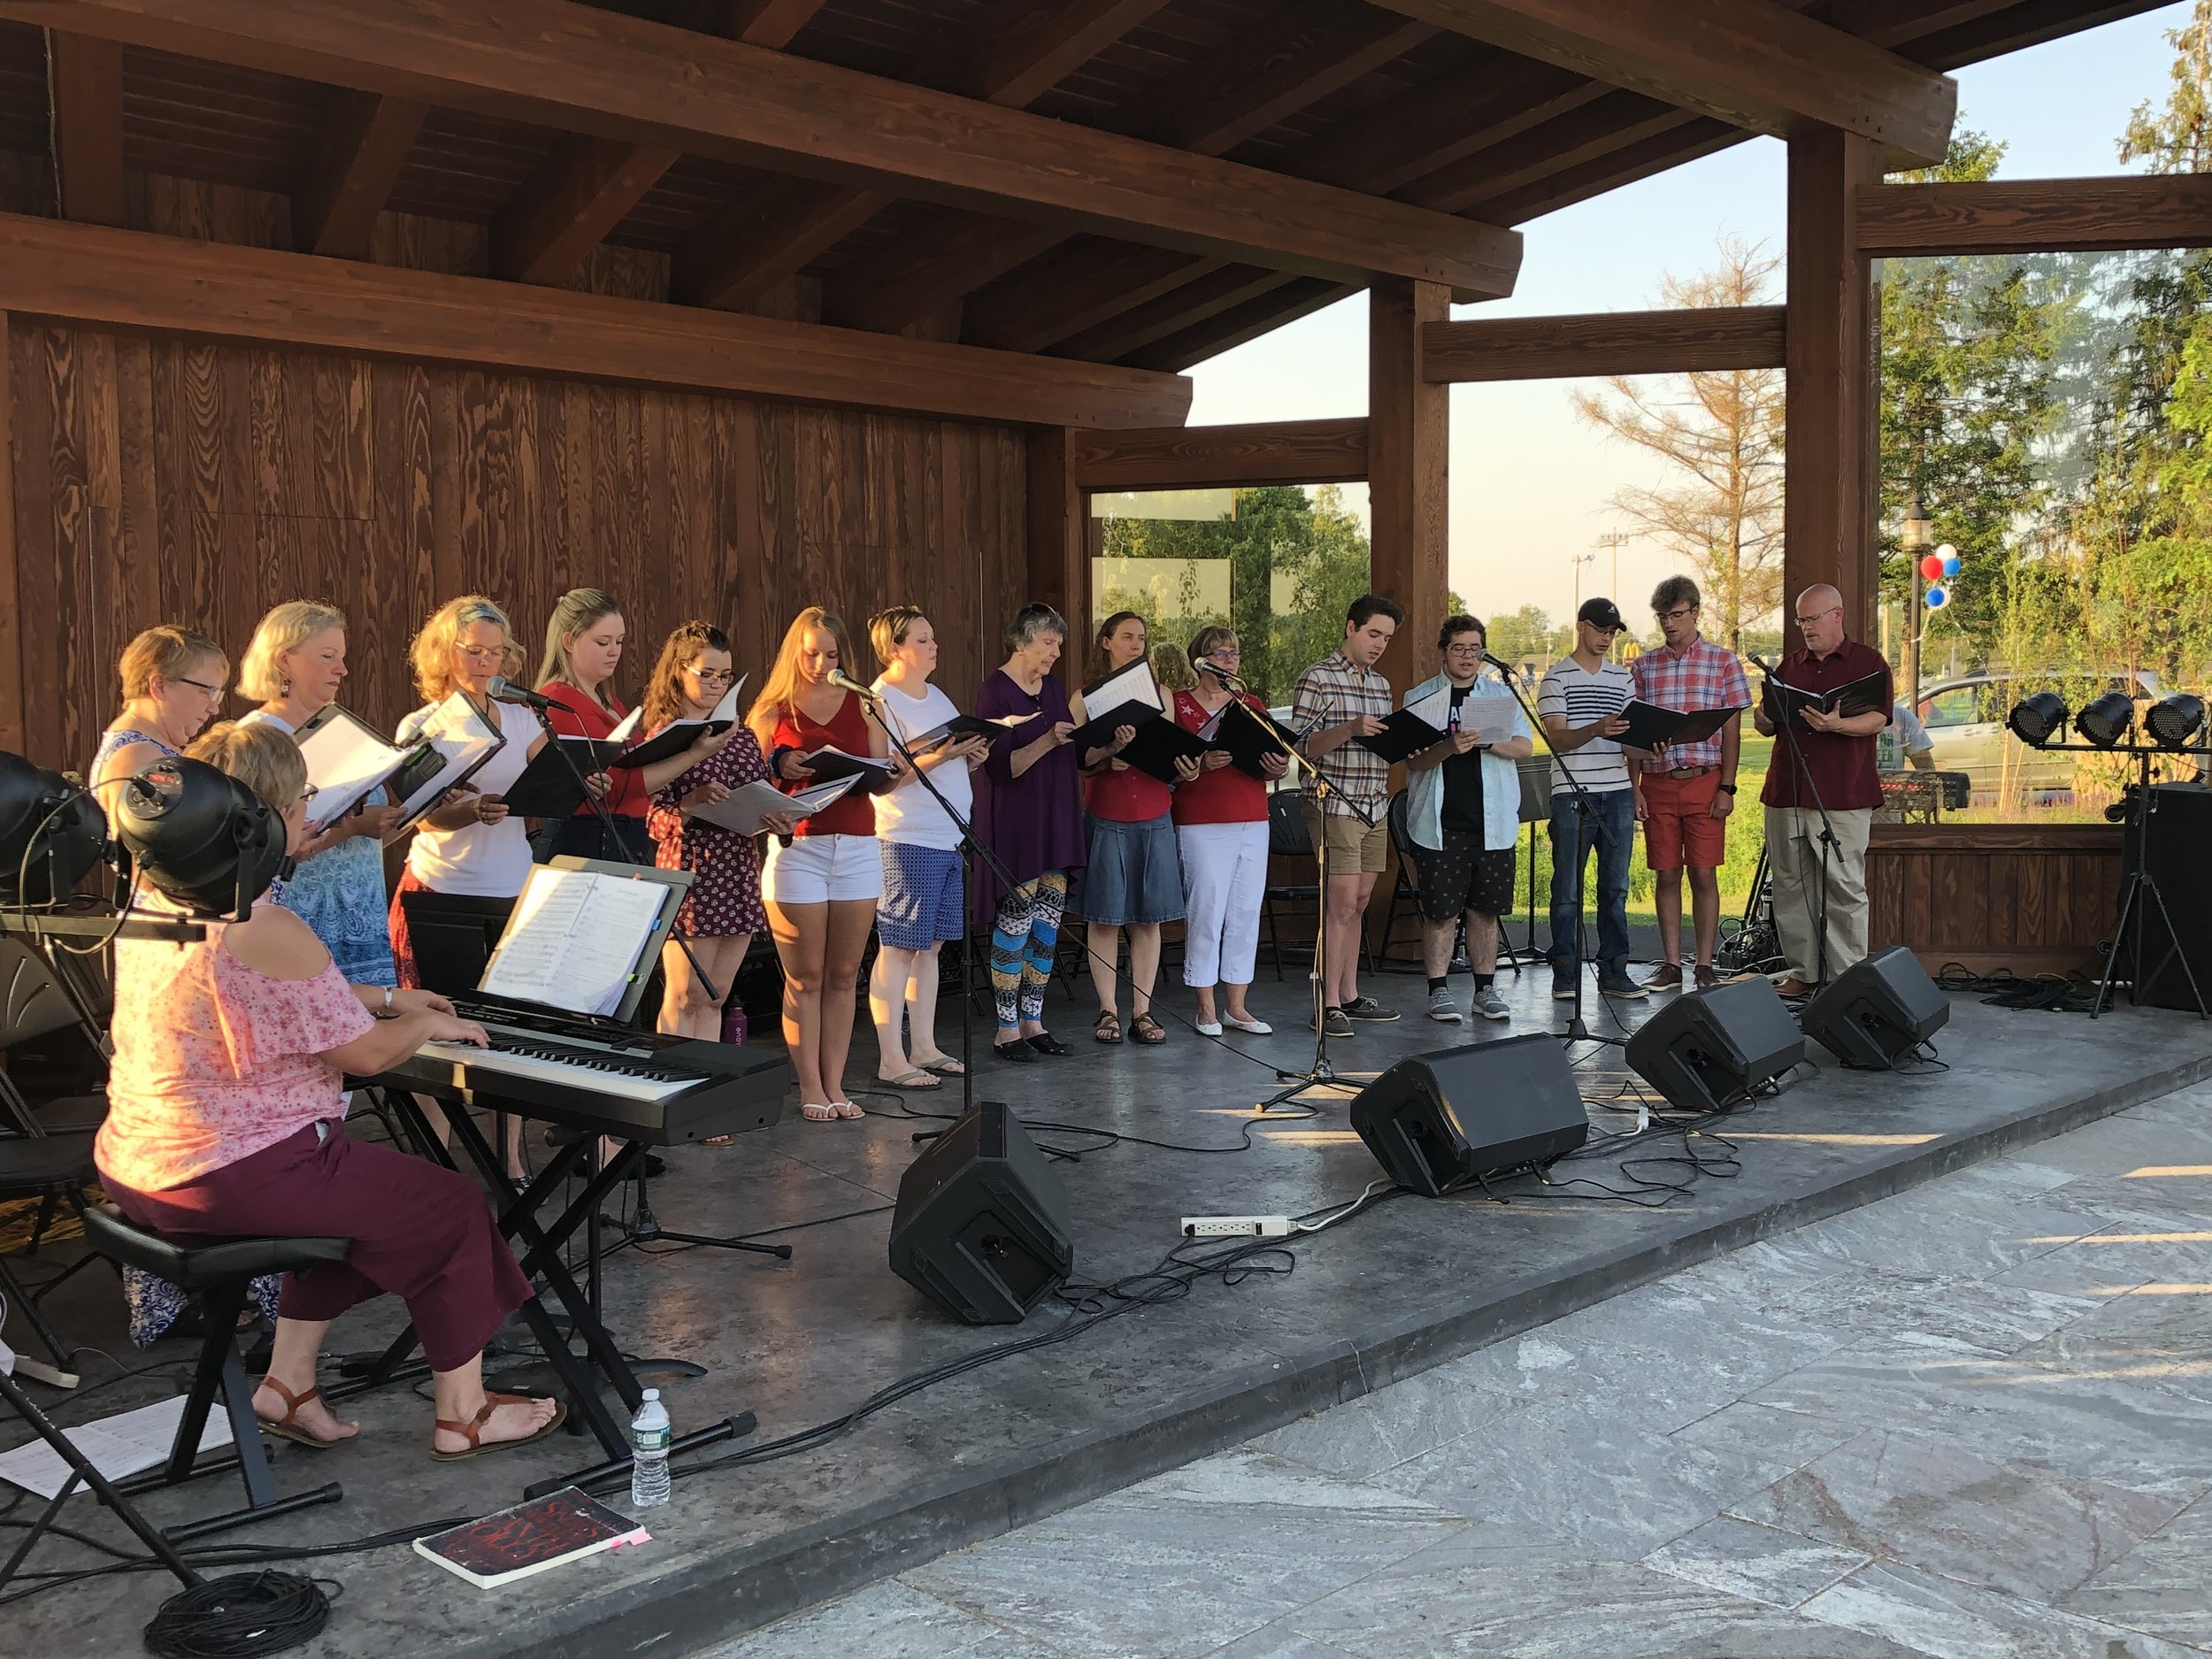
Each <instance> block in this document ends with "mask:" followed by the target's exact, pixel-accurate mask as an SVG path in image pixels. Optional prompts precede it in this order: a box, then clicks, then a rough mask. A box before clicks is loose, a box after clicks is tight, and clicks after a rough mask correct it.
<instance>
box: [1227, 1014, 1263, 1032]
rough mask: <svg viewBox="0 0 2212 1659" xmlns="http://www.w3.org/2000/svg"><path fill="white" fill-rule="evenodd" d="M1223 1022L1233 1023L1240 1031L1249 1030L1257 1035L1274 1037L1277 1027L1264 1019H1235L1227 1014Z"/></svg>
mask: <svg viewBox="0 0 2212 1659" xmlns="http://www.w3.org/2000/svg"><path fill="white" fill-rule="evenodd" d="M1222 1023H1223V1024H1224V1025H1233V1026H1234V1027H1236V1029H1237V1030H1239V1031H1242V1032H1248V1033H1251V1034H1252V1035H1253V1036H1255V1037H1272V1036H1273V1035H1274V1034H1275V1027H1274V1026H1272V1025H1269V1024H1268V1023H1267V1022H1266V1021H1265V1020H1263V1019H1234V1018H1230V1017H1228V1016H1226V1015H1225V1016H1223V1018H1222Z"/></svg>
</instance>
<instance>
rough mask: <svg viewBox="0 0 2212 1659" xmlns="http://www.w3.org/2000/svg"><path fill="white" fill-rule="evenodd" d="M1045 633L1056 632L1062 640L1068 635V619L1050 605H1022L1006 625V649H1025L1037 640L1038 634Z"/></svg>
mask: <svg viewBox="0 0 2212 1659" xmlns="http://www.w3.org/2000/svg"><path fill="white" fill-rule="evenodd" d="M1042 634H1058V635H1059V636H1060V638H1061V640H1062V641H1065V640H1066V639H1067V637H1068V619H1067V618H1065V617H1064V616H1062V615H1061V614H1060V613H1059V612H1058V611H1055V610H1054V609H1053V608H1052V607H1051V606H1050V605H1047V604H1035V603H1032V604H1026V605H1024V606H1023V607H1022V608H1021V609H1020V610H1019V611H1016V612H1015V613H1014V619H1013V620H1012V621H1011V622H1010V623H1008V624H1007V625H1006V649H1008V650H1010V651H1025V650H1027V649H1029V648H1030V647H1031V646H1033V645H1034V644H1035V643H1036V642H1037V641H1038V638H1039V636H1040V635H1042Z"/></svg>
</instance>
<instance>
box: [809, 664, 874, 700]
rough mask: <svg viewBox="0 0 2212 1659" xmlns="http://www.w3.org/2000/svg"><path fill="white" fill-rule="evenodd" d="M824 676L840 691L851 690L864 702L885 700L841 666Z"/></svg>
mask: <svg viewBox="0 0 2212 1659" xmlns="http://www.w3.org/2000/svg"><path fill="white" fill-rule="evenodd" d="M822 678H823V679H825V680H828V681H829V683H830V684H831V685H833V686H835V687H837V688H838V689H839V690H840V691H849V692H851V693H852V694H853V695H854V696H856V697H858V698H859V699H860V700H861V701H862V702H864V703H881V702H882V701H883V699H882V698H881V697H879V696H878V695H876V694H875V693H874V692H872V691H871V690H869V689H868V687H865V686H864V685H862V684H861V683H860V682H859V681H858V680H855V679H854V678H853V677H852V676H851V675H850V674H849V673H847V672H845V671H844V670H843V669H841V668H833V669H831V670H830V671H829V672H828V673H826V674H825V675H823V676H822Z"/></svg>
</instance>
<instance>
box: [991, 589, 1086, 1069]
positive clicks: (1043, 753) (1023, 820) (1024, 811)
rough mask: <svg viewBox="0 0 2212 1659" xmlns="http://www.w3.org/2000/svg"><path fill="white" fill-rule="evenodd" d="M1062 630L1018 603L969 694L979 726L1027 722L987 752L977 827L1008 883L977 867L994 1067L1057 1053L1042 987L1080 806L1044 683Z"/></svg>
mask: <svg viewBox="0 0 2212 1659" xmlns="http://www.w3.org/2000/svg"><path fill="white" fill-rule="evenodd" d="M1067 634H1068V625H1067V623H1066V622H1065V621H1064V620H1063V619H1062V618H1061V615H1060V613H1059V612H1058V611H1055V610H1054V609H1053V608H1052V607H1051V606H1050V605H1040V604H1029V605H1024V606H1023V607H1022V608H1021V610H1020V611H1018V613H1017V614H1016V615H1015V618H1014V619H1013V621H1012V622H1010V624H1008V625H1007V629H1006V645H1007V650H1008V653H1009V654H1008V656H1007V658H1006V662H1005V664H1004V665H1003V666H1002V667H1000V668H998V669H996V670H995V671H994V672H992V673H991V674H990V675H989V676H988V677H987V678H986V679H985V680H984V682H983V688H982V689H981V690H980V691H979V692H977V693H976V698H975V711H976V713H977V714H978V715H979V716H980V717H982V718H984V719H987V720H989V719H996V718H1001V717H1002V716H1005V715H1010V714H1020V715H1026V716H1028V717H1030V718H1028V719H1026V720H1025V721H1024V722H1023V723H1022V724H1021V725H1019V726H1016V727H1014V728H1013V730H1012V731H1011V732H1010V733H1008V735H1007V737H1006V738H1005V739H1004V740H1003V741H999V742H996V743H994V744H993V745H992V747H991V753H990V757H989V758H988V759H987V760H986V761H985V762H984V765H983V775H984V777H985V778H986V779H987V780H989V785H988V787H987V788H986V789H984V790H983V791H982V798H981V801H980V803H979V810H978V812H977V815H976V816H977V818H978V824H977V830H978V833H979V835H980V837H981V839H982V841H983V842H984V844H985V845H986V846H987V847H989V848H990V849H991V850H992V852H994V853H995V854H996V855H997V856H998V861H999V863H1000V864H1002V865H1004V866H1005V870H1006V874H1007V876H1008V878H1009V879H1011V880H1012V882H1013V883H1014V885H1013V887H1010V888H1006V889H1003V890H1002V888H1001V887H1000V886H999V884H998V883H997V882H996V881H995V879H993V872H991V871H990V869H989V868H988V866H986V867H985V868H984V869H983V870H982V871H981V872H979V878H980V879H979V881H978V883H977V886H978V887H979V889H981V890H982V894H983V895H990V894H996V895H997V906H996V909H995V912H994V913H993V915H992V918H991V989H992V992H993V994H994V995H995V999H996V1002H997V1004H998V1037H997V1041H996V1043H995V1048H997V1051H998V1056H999V1058H1001V1059H1002V1060H1017V1061H1021V1062H1025V1063H1026V1062H1029V1061H1033V1060H1034V1059H1035V1058H1036V1057H1037V1056H1039V1055H1041V1054H1066V1053H1068V1052H1069V1049H1068V1046H1067V1044H1065V1043H1064V1042H1062V1041H1060V1040H1059V1039H1058V1038H1057V1037H1055V1036H1054V1035H1053V1034H1052V1033H1050V1032H1048V1031H1047V1030H1046V1029H1045V1026H1044V1014H1045V987H1046V986H1047V985H1048V984H1049V983H1051V980H1052V962H1053V953H1054V952H1055V951H1056V949H1058V946H1059V942H1060V912H1061V910H1062V909H1063V908H1064V906H1065V905H1066V903H1067V898H1068V876H1069V873H1070V872H1072V871H1074V870H1077V869H1079V868H1080V867H1081V866H1082V864H1083V801H1082V793H1081V788H1080V785H1079V779H1078V774H1077V771H1076V757H1075V751H1074V750H1073V749H1071V748H1069V747H1068V735H1069V733H1071V732H1073V731H1074V730H1075V724H1074V721H1073V720H1072V719H1071V718H1070V716H1069V711H1068V694H1067V692H1066V690H1065V689H1064V687H1062V686H1061V684H1060V682H1059V681H1058V680H1055V679H1054V678H1053V677H1052V665H1053V664H1055V663H1056V662H1058V661H1059V660H1060V649H1061V647H1062V646H1063V645H1064V644H1065V643H1066V641H1067Z"/></svg>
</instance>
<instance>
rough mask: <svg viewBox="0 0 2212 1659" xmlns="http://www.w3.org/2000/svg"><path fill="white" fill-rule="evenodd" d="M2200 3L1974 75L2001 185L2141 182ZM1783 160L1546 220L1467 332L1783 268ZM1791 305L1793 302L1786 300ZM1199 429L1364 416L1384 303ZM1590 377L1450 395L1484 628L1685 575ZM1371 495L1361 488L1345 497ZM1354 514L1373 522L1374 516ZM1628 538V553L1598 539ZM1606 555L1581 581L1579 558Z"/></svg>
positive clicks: (1206, 401) (1719, 166) (1249, 379)
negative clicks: (2130, 130)
mask: <svg viewBox="0 0 2212 1659" xmlns="http://www.w3.org/2000/svg"><path fill="white" fill-rule="evenodd" d="M2189 11H2190V8H2189V6H2188V4H2185V3H2182V4H2173V5H2169V6H2163V7H2161V8H2160V9H2158V10H2157V11H2154V12H2147V13H2145V14H2144V15H2142V16H2140V17H2136V18H2131V19H2126V20H2124V21H2122V22H2118V23H2111V24H2107V25H2106V26H2105V27H2102V28H2098V29H2092V30H2088V31H2085V32H2084V33H2082V34H2079V35H2070V36H2069V37H2067V38H2066V39H2063V40H2060V41H2055V42H2050V43H2049V44H2047V45H2044V46H2038V47H2032V48H2031V49H2029V50H2026V51H2021V52H2015V53H2013V54H2011V55H2010V56H2008V57H2004V58H1993V59H1991V60H1990V61H1989V62H1987V63H1984V64H1978V65H1972V66H1971V67H1969V68H1966V69H1962V70H1961V71H1959V72H1958V75H1957V79H1958V82H1959V125H1960V127H1962V128H1970V129H1972V130H1975V131H1978V132H1982V133H1986V134H1989V135H1990V136H1992V137H1993V138H1995V139H1998V140H2000V141H2001V142H2004V143H2005V144H2006V145H2007V146H2008V149H2007V150H2006V154H2005V158H2004V163H2003V165H2002V166H2001V168H2000V169H1999V171H1998V177H2000V178H2038V177H2040V178H2078V177H2083V176H2085V175H2089V174H2096V173H2122V172H2125V171H2127V169H2125V168H2123V167H2122V166H2121V165H2120V162H2119V156H2118V151H2117V150H2116V141H2117V140H2118V138H2119V135H2120V133H2121V130H2122V129H2123V128H2124V127H2125V126H2126V124H2127V119H2128V116H2129V113H2130V111H2132V110H2133V109H2134V107H2135V106H2136V105H2137V104H2140V103H2142V102H2144V101H2145V100H2149V101H2151V102H2152V103H2154V104H2163V102H2164V101H2165V96H2166V88H2167V86H2168V71H2169V67H2170V65H2171V63H2172V61H2173V50H2172V48H2171V47H2170V46H2169V45H2168V44H2167V43H2166V39H2165V35H2166V31H2168V30H2170V29H2173V28H2177V27H2180V26H2181V25H2182V24H2183V23H2184V22H2185V21H2186V19H2187V18H2188V15H2189ZM1783 168H1784V154H1783V146H1782V144H1781V142H1779V141H1778V140H1775V139H1770V138H1758V139H1754V140H1752V141H1750V142H1747V143H1744V144H1740V145H1738V146H1736V147H1735V148H1734V149H1732V150H1723V151H1722V152H1721V153H1720V154H1718V155H1717V156H1709V157H1705V158H1704V159H1703V160H1701V161H1695V162H1692V163H1690V164H1689V165H1686V166H1682V167H1678V168H1676V169H1675V170H1674V171H1672V172H1671V173H1662V174H1660V175H1658V176H1657V177H1655V178H1652V179H1647V180H1643V181H1642V182H1641V183H1639V184H1633V185H1630V186H1628V187H1626V188H1623V189H1620V190H1616V191H1614V192H1612V193H1611V194H1609V195H1607V196H1599V197H1597V198H1596V199H1595V200H1593V201H1589V202H1585V203H1582V204H1578V205H1577V206H1574V207H1571V208H1566V209H1563V211H1559V212H1557V213H1553V214H1549V215H1548V216H1546V217H1545V218H1542V219H1532V220H1530V221H1529V222H1528V223H1527V224H1526V225H1525V226H1523V227H1521V228H1522V231H1523V233H1524V235H1525V242H1526V247H1525V254H1524V257H1523V261H1522V265H1521V274H1520V280H1519V281H1518V283H1517V288H1516V291H1515V293H1514V295H1513V296H1512V297H1511V298H1509V299H1505V300H1496V301H1492V302H1489V303H1485V304H1481V305H1461V306H1455V307H1454V308H1453V312H1452V314H1453V315H1454V316H1455V317H1469V318H1471V317H1526V316H1544V315H1549V314H1555V313H1562V312H1575V311H1640V310H1645V309H1647V308H1649V307H1652V306H1654V305H1656V304H1657V303H1659V288H1660V284H1661V280H1662V279H1663V278H1664V277H1665V276H1666V275H1668V274H1669V273H1673V274H1676V275H1681V276H1689V275H1694V274H1695V273H1698V272H1700V271H1701V270H1703V269H1705V268H1706V267H1707V266H1709V265H1710V264H1711V263H1712V262H1713V260H1714V257H1715V255H1716V252H1717V248H1718V246H1719V243H1720V242H1721V241H1722V240H1723V239H1724V238H1728V237H1734V238H1739V239H1740V240H1742V241H1744V242H1748V243H1753V244H1759V243H1763V244H1765V246H1766V247H1767V248H1768V249H1769V250H1770V251H1772V252H1775V253H1779V252H1781V251H1782V248H1783V242H1784V235H1783ZM1780 297H1781V296H1780V294H1779V292H1777V293H1776V295H1775V298H1776V299H1777V300H1779V299H1780ZM1190 373H1191V378H1192V379H1193V380H1194V381H1195V382H1196V383H1197V391H1196V396H1195V397H1194V401H1193V403H1192V408H1191V413H1190V423H1191V424H1192V425H1193V426H1210V425H1217V424H1221V423H1226V422H1237V421H1255V420H1303V419H1318V418H1321V417H1325V416H1341V415H1360V414H1364V413H1365V412H1366V411H1367V302H1366V296H1364V295H1355V296H1352V297H1350V298H1348V299H1346V300H1343V301H1341V302H1340V303H1337V304H1335V305H1332V306H1330V307H1329V308H1328V309H1326V310H1325V311H1317V312H1315V313H1314V314H1313V315H1312V316H1310V317H1307V318H1303V319H1300V320H1299V321H1297V322H1295V323H1293V324H1291V325H1289V326H1286V327H1284V328H1280V329H1278V330H1277V331H1276V332H1275V333H1273V334H1268V335H1265V336H1263V338H1261V339H1258V340H1255V341H1252V342H1248V344H1245V345H1242V346H1240V347H1238V348H1237V349H1235V350H1233V351H1228V352H1225V353H1223V354H1222V355H1221V356H1220V357H1216V358H1214V359H1212V360H1211V361H1210V362H1208V363H1203V364H1201V365H1198V366H1197V367H1195V368H1194V369H1193V370H1192V371H1191V372H1190ZM1576 388H1591V389H1601V384H1600V383H1599V382H1594V381H1587V380H1531V381H1519V382H1508V383H1504V384H1500V385H1488V386H1455V387H1454V388H1452V439H1451V575H1452V587H1453V588H1454V589H1455V591H1456V592H1458V593H1460V594H1461V595H1463V596H1465V598H1466V599H1467V601H1468V602H1469V603H1470V604H1471V606H1472V608H1473V610H1474V611H1475V613H1476V614H1477V615H1479V616H1497V615H1500V614H1502V613H1504V612H1509V611H1516V610H1517V609H1519V608H1520V607H1521V606H1522V605H1524V604H1538V605H1541V606H1542V607H1544V609H1545V610H1546V611H1549V612H1550V613H1551V615H1552V617H1553V618H1555V619H1559V618H1565V617H1568V616H1571V614H1572V613H1573V610H1574V604H1575V595H1576V594H1577V592H1578V587H1577V583H1578V580H1579V582H1580V587H1579V592H1580V593H1581V595H1583V596H1584V597H1587V596H1589V595H1592V594H1594V593H1600V592H1604V591H1606V590H1607V589H1608V588H1610V587H1612V586H1613V584H1614V582H1615V580H1616V578H1615V576H1614V574H1613V571H1614V560H1615V558H1616V557H1617V560H1618V572H1619V573H1618V577H1617V582H1618V592H1619V593H1620V594H1621V595H1622V605H1623V609H1624V610H1626V611H1629V612H1630V614H1631V615H1634V614H1635V613H1636V611H1638V610H1640V608H1641V607H1640V606H1639V605H1637V604H1635V603H1632V602H1633V600H1635V599H1640V598H1642V597H1643V596H1645V595H1649V593H1650V592H1651V589H1652V588H1653V587H1654V586H1655V584H1656V583H1657V582H1658V581H1659V580H1660V579H1661V578H1662V577H1664V576H1667V575H1670V574H1671V573H1673V572H1675V571H1676V570H1677V569H1678V568H1685V567H1683V566H1682V565H1681V562H1680V561H1679V560H1678V559H1677V558H1675V557H1671V556H1669V555H1667V554H1665V553H1663V552H1662V551H1660V550H1658V549H1653V548H1651V547H1648V546H1647V545H1644V544H1643V542H1642V541H1641V538H1640V536H1639V535H1638V534H1637V528H1636V526H1635V525H1634V524H1633V523H1632V521H1630V520H1628V519H1627V518H1624V517H1623V516H1622V515H1621V514H1619V513H1618V512H1617V511H1615V510H1614V509H1613V508H1612V507H1611V505H1610V503H1611V500H1612V498H1613V497H1614V496H1615V495H1617V493H1618V492H1619V491H1620V490H1622V489H1624V488H1633V487H1637V486H1649V485H1652V484H1655V483H1657V482H1659V481H1660V480H1661V479H1662V478H1663V472H1664V466H1663V463H1658V462H1656V461H1655V460H1649V459H1647V458H1644V457H1641V456H1640V455H1639V454H1638V453H1637V452H1635V451H1633V450H1632V449H1629V448H1628V447H1627V446H1625V445H1623V444H1621V443H1619V442H1614V441H1609V440H1607V439H1606V438H1604V437H1603V436H1601V434H1598V433H1597V432H1595V431H1594V430H1592V429H1591V428H1589V427H1587V426H1584V425H1582V424H1581V423H1580V422H1579V421H1578V420H1577V419H1575V417H1574V414H1573V411H1572V410H1571V408H1570V406H1569V402H1568V399H1569V396H1570V394H1571V392H1572V391H1573V390H1574V389H1576ZM1347 494H1348V495H1350V496H1356V497H1363V495H1364V488H1363V487H1360V488H1356V489H1354V490H1351V491H1348V492H1347ZM1355 504H1360V505H1363V502H1357V503H1355ZM1609 532H1617V533H1626V534H1628V535H1629V536H1630V538H1631V539H1630V541H1628V542H1627V543H1626V544H1625V545H1624V546H1622V547H1621V548H1619V549H1617V553H1616V552H1615V551H1614V550H1612V549H1602V550H1601V549H1598V547H1597V541H1598V538H1599V537H1600V536H1601V535H1604V534H1607V533H1609ZM1593 552H1594V553H1595V557H1594V559H1593V560H1590V561H1588V562H1586V563H1583V564H1580V565H1578V562H1577V556H1578V555H1587V554H1591V553H1593Z"/></svg>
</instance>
